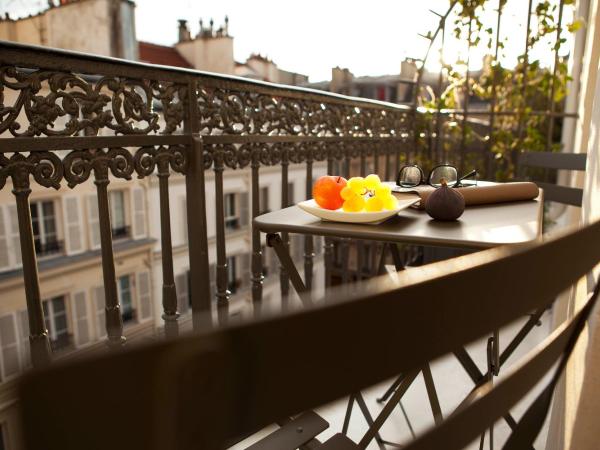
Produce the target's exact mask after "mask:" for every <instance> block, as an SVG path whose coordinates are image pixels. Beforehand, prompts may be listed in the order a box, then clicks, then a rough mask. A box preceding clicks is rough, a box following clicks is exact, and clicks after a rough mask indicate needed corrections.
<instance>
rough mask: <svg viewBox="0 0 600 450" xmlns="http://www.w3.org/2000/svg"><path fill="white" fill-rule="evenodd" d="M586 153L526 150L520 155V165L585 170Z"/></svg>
mask: <svg viewBox="0 0 600 450" xmlns="http://www.w3.org/2000/svg"><path fill="white" fill-rule="evenodd" d="M586 159H587V155H586V154H585V153H555V152H524V153H521V154H520V155H519V165H520V166H523V165H524V166H529V167H540V168H544V169H559V170H580V171H583V170H585V166H586Z"/></svg>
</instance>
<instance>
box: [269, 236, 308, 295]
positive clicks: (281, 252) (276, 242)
mask: <svg viewBox="0 0 600 450" xmlns="http://www.w3.org/2000/svg"><path fill="white" fill-rule="evenodd" d="M267 245H268V246H269V247H272V248H273V250H275V254H276V255H277V258H278V259H279V262H280V263H281V265H282V266H283V267H285V270H286V272H287V274H288V276H289V279H290V281H291V282H292V286H294V289H295V290H296V292H297V293H298V295H299V296H300V300H301V301H302V303H304V304H305V305H308V304H310V303H311V301H310V291H309V290H308V289H307V288H306V286H305V284H304V282H303V281H302V278H301V277H300V274H299V273H298V270H297V269H296V266H295V265H294V261H293V260H292V257H291V256H290V253H289V251H288V249H287V247H286V245H285V244H284V243H283V240H282V239H281V236H280V235H279V234H277V233H269V234H267Z"/></svg>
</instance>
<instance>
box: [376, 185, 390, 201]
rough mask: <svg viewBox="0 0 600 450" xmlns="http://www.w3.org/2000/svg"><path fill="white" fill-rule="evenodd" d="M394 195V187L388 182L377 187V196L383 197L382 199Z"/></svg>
mask: <svg viewBox="0 0 600 450" xmlns="http://www.w3.org/2000/svg"><path fill="white" fill-rule="evenodd" d="M390 195H392V188H391V187H389V186H388V185H387V184H382V185H381V186H379V187H378V188H375V197H381V198H382V199H384V198H387V197H389V196H390Z"/></svg>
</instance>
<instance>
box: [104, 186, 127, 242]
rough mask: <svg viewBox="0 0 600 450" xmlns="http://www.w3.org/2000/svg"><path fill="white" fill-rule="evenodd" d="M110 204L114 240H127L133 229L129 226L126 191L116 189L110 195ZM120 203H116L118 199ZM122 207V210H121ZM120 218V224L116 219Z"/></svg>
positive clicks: (111, 228)
mask: <svg viewBox="0 0 600 450" xmlns="http://www.w3.org/2000/svg"><path fill="white" fill-rule="evenodd" d="M108 195H109V200H108V204H109V207H110V230H111V234H112V237H113V239H127V238H129V237H130V236H131V227H130V226H129V225H128V224H127V202H126V199H125V190H123V189H115V190H112V191H110V192H109V193H108ZM117 198H118V199H119V201H116V199H117ZM119 206H120V208H119ZM116 217H119V218H120V219H121V220H119V223H116V222H115V218H116Z"/></svg>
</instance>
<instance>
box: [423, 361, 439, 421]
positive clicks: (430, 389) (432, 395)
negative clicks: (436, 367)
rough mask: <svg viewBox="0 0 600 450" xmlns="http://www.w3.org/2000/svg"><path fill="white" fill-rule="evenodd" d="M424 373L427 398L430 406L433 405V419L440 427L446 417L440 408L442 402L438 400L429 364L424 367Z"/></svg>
mask: <svg viewBox="0 0 600 450" xmlns="http://www.w3.org/2000/svg"><path fill="white" fill-rule="evenodd" d="M422 372H423V379H424V380H425V388H426V389H427V396H428V397H429V404H430V405H431V412H432V413H433V419H434V421H435V424H436V425H439V424H440V423H442V422H443V420H444V417H443V416H442V408H441V407H440V400H439V399H438V395H437V391H436V389H435V383H434V382H433V375H432V374H431V367H430V366H429V364H425V365H424V366H423V369H422Z"/></svg>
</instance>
